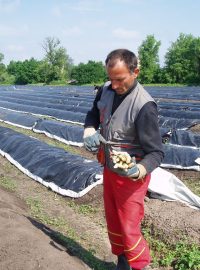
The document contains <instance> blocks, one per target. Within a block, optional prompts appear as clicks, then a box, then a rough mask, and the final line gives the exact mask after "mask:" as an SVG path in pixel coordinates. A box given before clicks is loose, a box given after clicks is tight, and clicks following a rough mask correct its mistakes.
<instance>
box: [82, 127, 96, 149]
mask: <svg viewBox="0 0 200 270" xmlns="http://www.w3.org/2000/svg"><path fill="white" fill-rule="evenodd" d="M83 142H84V146H85V148H86V149H87V150H88V151H90V152H97V151H98V148H99V146H100V140H99V133H98V132H97V131H96V130H95V128H93V127H88V128H85V129H84V132H83Z"/></svg>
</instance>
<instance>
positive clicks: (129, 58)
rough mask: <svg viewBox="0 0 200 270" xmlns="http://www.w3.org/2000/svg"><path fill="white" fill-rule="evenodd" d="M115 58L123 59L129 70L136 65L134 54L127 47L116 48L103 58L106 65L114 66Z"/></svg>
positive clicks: (132, 69)
mask: <svg viewBox="0 0 200 270" xmlns="http://www.w3.org/2000/svg"><path fill="white" fill-rule="evenodd" d="M117 60H121V61H123V62H124V63H125V64H126V65H127V67H128V69H129V70H130V72H133V71H134V70H135V68H136V67H137V65H138V61H137V57H136V55H135V54H134V53H133V52H131V51H129V50H127V49H117V50H114V51H112V52H110V53H109V54H108V56H107V57H106V60H105V63H106V66H109V67H114V66H115V64H116V61H117Z"/></svg>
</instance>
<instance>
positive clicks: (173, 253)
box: [143, 228, 200, 270]
mask: <svg viewBox="0 0 200 270" xmlns="http://www.w3.org/2000/svg"><path fill="white" fill-rule="evenodd" d="M143 234H144V237H145V238H146V239H147V241H148V243H149V245H150V249H151V256H152V263H153V265H154V266H164V267H169V266H173V269H176V270H199V269H200V248H199V246H198V245H197V244H195V243H193V244H188V243H187V239H184V241H181V242H179V243H177V244H176V245H172V244H170V243H164V242H163V241H160V240H159V234H158V235H154V236H152V235H151V234H150V230H149V229H148V228H145V229H144V228H143Z"/></svg>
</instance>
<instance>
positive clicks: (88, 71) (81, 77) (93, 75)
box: [71, 60, 106, 84]
mask: <svg viewBox="0 0 200 270" xmlns="http://www.w3.org/2000/svg"><path fill="white" fill-rule="evenodd" d="M71 78H72V79H73V80H76V81H77V82H78V83H79V84H98V83H102V82H103V81H105V79H106V71H105V68H104V65H103V63H102V62H95V61H91V60H89V61H88V63H87V64H83V63H80V64H79V65H78V66H75V67H73V69H72V73H71Z"/></svg>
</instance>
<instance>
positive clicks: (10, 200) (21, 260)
mask: <svg viewBox="0 0 200 270" xmlns="http://www.w3.org/2000/svg"><path fill="white" fill-rule="evenodd" d="M0 224H1V225H0V235H1V241H0V269H1V270H25V269H26V270H27V269H28V270H32V269H34V270H36V269H44V270H47V269H48V270H55V269H57V270H66V269H71V270H77V269H80V270H86V269H89V268H88V267H87V266H86V265H85V264H84V263H83V262H82V261H81V260H79V259H78V258H76V257H74V256H73V257H72V256H70V255H69V254H68V253H67V252H66V250H65V248H64V247H63V246H61V245H59V244H58V243H56V242H55V241H54V240H53V239H52V235H53V231H51V230H49V229H47V228H46V227H45V226H43V225H42V224H41V223H39V222H36V221H35V220H34V219H32V218H31V217H30V216H29V214H28V212H27V207H26V205H25V203H24V202H23V201H22V200H21V199H19V198H17V197H16V196H15V194H14V193H11V192H8V191H6V190H4V189H2V188H1V189H0Z"/></svg>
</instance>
